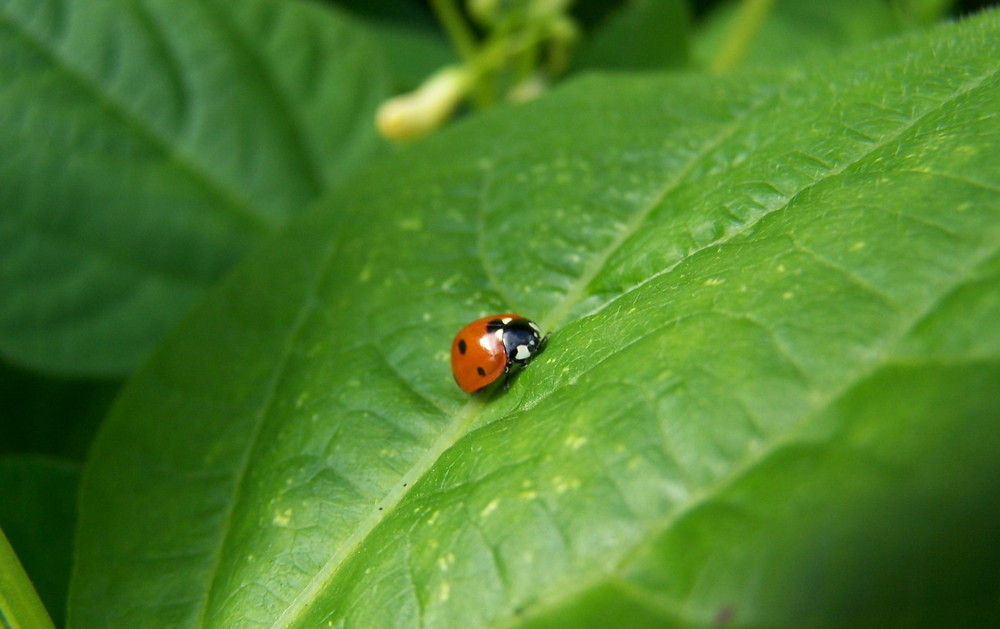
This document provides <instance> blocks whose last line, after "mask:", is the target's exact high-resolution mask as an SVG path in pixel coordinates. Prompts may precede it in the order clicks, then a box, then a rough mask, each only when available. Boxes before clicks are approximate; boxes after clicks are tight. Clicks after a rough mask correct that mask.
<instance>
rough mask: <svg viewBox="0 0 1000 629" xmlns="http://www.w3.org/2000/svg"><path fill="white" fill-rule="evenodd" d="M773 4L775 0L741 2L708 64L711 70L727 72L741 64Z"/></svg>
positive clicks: (747, 0) (744, 0)
mask: <svg viewBox="0 0 1000 629" xmlns="http://www.w3.org/2000/svg"><path fill="white" fill-rule="evenodd" d="M772 6H774V0H743V2H742V3H740V6H739V8H737V10H736V16H735V17H734V18H733V23H732V26H731V27H730V29H729V33H728V34H727V35H726V38H725V39H724V40H723V42H722V45H721V46H720V47H719V50H718V51H717V52H716V53H715V56H714V57H713V58H712V60H711V61H710V62H709V64H708V69H709V70H710V71H711V72H727V71H729V70H732V69H733V68H735V67H736V66H737V65H739V63H740V61H742V60H743V57H745V56H746V54H747V50H749V48H750V44H752V43H753V40H754V38H755V37H756V36H757V33H758V32H759V31H760V27H761V25H763V24H764V20H765V18H767V14H768V13H769V12H770V11H771V7H772Z"/></svg>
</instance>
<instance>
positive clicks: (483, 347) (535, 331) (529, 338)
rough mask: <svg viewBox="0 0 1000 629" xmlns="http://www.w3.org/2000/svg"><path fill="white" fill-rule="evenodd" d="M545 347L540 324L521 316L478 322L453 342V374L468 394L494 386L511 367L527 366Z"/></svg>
mask: <svg viewBox="0 0 1000 629" xmlns="http://www.w3.org/2000/svg"><path fill="white" fill-rule="evenodd" d="M544 348H545V339H544V338H542V330H541V329H540V328H539V327H538V325H537V324H536V323H535V322H534V321H531V320H529V319H525V318H524V317H522V316H521V315H516V314H512V313H508V314H497V315H492V316H489V317H483V318H482V319H476V320H475V321H473V322H472V323H470V324H469V325H467V326H465V327H464V328H462V329H461V330H459V331H458V334H456V335H455V340H453V341H452V342H451V372H452V374H454V376H455V382H457V383H458V386H460V387H462V390H463V391H465V392H466V393H475V392H476V391H479V390H480V389H482V388H483V387H485V386H487V385H489V384H492V383H493V382H495V381H496V380H497V378H499V377H500V376H502V375H504V374H505V373H507V372H508V371H510V369H511V367H513V366H515V365H516V366H518V367H524V366H525V365H527V364H528V363H529V362H531V359H533V358H534V357H535V356H537V355H538V354H540V353H541V351H542V349H544Z"/></svg>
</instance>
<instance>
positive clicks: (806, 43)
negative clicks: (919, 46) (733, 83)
mask: <svg viewBox="0 0 1000 629" xmlns="http://www.w3.org/2000/svg"><path fill="white" fill-rule="evenodd" d="M737 4H738V3H736V2H729V3H726V4H722V5H720V7H719V8H718V9H716V10H715V11H713V12H712V14H711V15H710V16H709V18H708V19H707V20H706V21H705V23H704V24H703V25H702V26H701V28H700V29H699V31H698V34H697V36H696V37H695V38H694V45H693V56H694V57H695V59H696V60H698V61H700V65H703V66H707V65H709V64H710V60H712V59H714V58H715V57H716V56H717V55H718V54H719V52H720V49H722V48H723V47H724V46H725V42H726V40H727V38H729V37H734V36H737V33H738V32H739V30H740V28H741V25H739V24H736V23H735V21H736V20H737V19H738V18H739V17H740V13H739V11H737V10H736V9H737ZM902 30H903V25H902V23H901V21H900V18H899V15H898V14H897V12H895V11H893V10H892V7H891V6H890V5H889V3H888V2H886V1H884V0H840V1H839V2H828V1H827V0H776V2H774V7H773V8H772V9H771V11H770V13H769V14H768V15H767V18H766V20H765V21H764V23H763V24H762V25H761V27H760V31H759V32H758V33H756V36H755V37H753V38H752V39H751V40H750V41H749V42H748V46H747V48H746V49H745V50H743V51H742V53H743V55H742V58H741V60H740V61H741V62H742V65H744V66H747V67H758V68H763V67H773V66H785V65H787V64H789V63H790V62H795V61H800V60H801V59H802V58H803V57H807V56H810V55H819V54H828V53H830V52H833V51H836V50H839V49H842V48H845V47H847V46H850V45H857V44H863V43H868V42H872V41H875V40H878V39H882V38H885V37H888V36H890V35H895V34H898V33H900V32H901V31H902Z"/></svg>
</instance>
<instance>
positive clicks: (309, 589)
mask: <svg viewBox="0 0 1000 629" xmlns="http://www.w3.org/2000/svg"><path fill="white" fill-rule="evenodd" d="M997 72H998V70H995V69H994V70H992V71H988V72H985V73H984V74H983V75H982V76H980V77H979V78H977V79H975V80H969V81H966V82H965V83H963V85H962V86H960V87H959V88H957V89H956V90H955V92H954V93H953V94H951V95H950V96H949V97H948V98H946V99H943V100H941V101H938V102H936V103H934V105H933V106H930V107H928V108H927V110H926V111H925V112H923V113H922V114H921V115H919V116H917V117H915V118H913V119H912V120H910V121H908V122H907V123H906V124H903V125H901V126H900V128H899V129H898V130H897V131H895V132H894V133H891V134H889V135H886V136H884V137H883V138H881V139H880V140H878V141H876V142H873V143H872V144H871V145H869V146H868V147H867V148H866V150H865V151H863V152H862V153H861V154H860V155H859V156H858V157H856V158H854V159H851V160H845V162H844V164H843V165H841V166H840V167H839V168H837V169H835V170H834V171H832V172H830V173H823V174H822V175H821V176H819V177H818V178H817V179H816V180H815V181H813V182H811V183H810V184H808V185H806V186H803V187H802V189H800V190H798V191H797V192H795V193H793V194H790V195H788V196H787V198H786V199H785V201H784V202H783V203H782V204H781V205H779V206H777V207H775V208H774V209H771V210H768V211H766V212H764V213H762V214H761V215H759V216H757V217H755V218H754V219H752V220H750V221H747V222H746V223H745V224H744V225H743V226H742V227H741V228H740V229H738V230H735V231H733V232H729V233H727V234H726V235H725V236H723V237H720V238H717V239H716V240H714V241H712V242H711V243H708V244H706V245H704V246H702V247H699V248H697V249H695V250H693V251H691V252H690V253H689V254H687V255H686V256H685V257H684V258H682V259H680V260H678V261H677V262H675V263H674V264H671V265H669V266H668V267H666V268H664V269H663V270H661V271H659V272H657V273H654V274H652V275H651V276H650V277H649V278H646V279H644V280H643V281H641V282H639V283H637V284H636V285H635V286H633V287H631V288H629V289H626V290H625V291H623V293H622V294H620V295H617V296H615V297H614V298H612V299H609V300H608V301H606V302H605V303H603V304H601V305H599V306H598V307H596V308H595V309H594V310H592V311H591V312H589V313H587V315H584V316H590V315H592V314H595V313H597V312H599V311H600V310H603V309H604V308H606V307H608V306H609V305H611V304H613V303H614V302H616V301H617V300H619V299H622V298H624V297H626V296H627V295H629V294H631V293H632V292H634V291H636V290H640V289H642V287H643V286H645V285H646V284H648V283H649V282H650V281H652V280H653V279H655V278H657V277H660V276H662V275H665V274H666V273H669V272H671V271H673V270H674V269H675V268H677V266H679V265H680V264H682V263H684V262H685V261H688V260H689V259H691V258H692V257H694V256H696V255H698V254H700V253H701V252H703V251H705V250H708V249H711V248H713V247H717V246H719V245H720V244H725V243H726V242H729V241H730V240H732V239H733V238H736V237H739V236H740V235H742V234H744V233H746V232H747V231H749V230H750V229H752V228H753V227H754V226H755V225H757V223H758V222H760V221H761V220H763V219H765V218H767V217H768V216H771V215H772V214H774V213H776V212H779V211H782V210H784V209H786V208H787V207H788V205H789V204H791V203H792V202H793V201H794V200H795V199H797V198H798V197H799V196H800V195H801V194H803V193H804V192H806V191H807V190H809V189H811V188H813V187H815V186H816V185H819V184H820V183H822V182H824V181H826V180H828V179H830V178H833V177H837V176H839V175H841V174H842V173H843V172H844V171H846V170H847V169H848V168H850V167H852V166H854V165H856V164H858V163H860V162H862V161H863V160H864V159H865V158H866V157H868V156H870V155H871V154H873V153H874V152H876V151H878V150H880V149H881V148H883V147H885V146H887V145H889V144H891V143H892V142H894V141H895V140H897V139H898V138H900V137H901V136H902V135H904V134H905V133H907V132H908V131H909V130H910V129H912V128H913V127H915V126H916V125H917V124H919V123H920V122H921V121H922V120H923V119H925V118H926V117H927V116H930V115H932V114H933V113H935V112H937V111H939V110H941V109H943V108H945V107H947V106H948V105H949V104H951V103H952V102H953V101H955V100H956V99H958V98H961V97H962V96H964V95H965V94H967V93H969V92H971V91H973V90H974V89H976V88H977V87H979V86H980V85H981V84H982V83H983V82H985V81H986V80H987V79H988V78H989V77H990V76H995V75H996V74H997ZM769 102H771V97H768V98H762V99H761V100H760V101H758V102H757V103H755V104H754V105H753V106H751V107H749V108H748V109H747V110H746V111H745V112H744V113H743V114H742V115H741V116H740V117H739V118H738V119H737V120H736V121H734V122H733V123H730V124H729V125H727V126H726V127H724V128H723V129H722V130H721V131H720V132H719V133H718V134H716V136H713V138H712V139H710V140H709V141H708V142H707V143H706V145H705V147H704V148H703V149H702V150H700V151H699V152H697V153H695V154H694V155H692V156H691V158H690V160H689V162H688V163H687V164H686V165H685V166H684V168H683V169H682V170H681V172H683V173H684V175H683V176H675V177H673V178H671V179H670V180H669V181H668V182H667V183H666V184H665V185H664V187H663V189H662V190H661V191H660V193H659V194H658V195H656V196H655V197H654V198H653V199H652V200H651V201H650V202H649V203H647V204H646V205H644V206H642V207H640V208H639V210H638V214H637V217H638V218H634V219H632V220H631V221H630V222H629V224H628V225H629V226H630V229H629V230H625V232H624V233H623V234H620V235H619V236H618V237H616V238H615V239H614V240H613V241H612V242H611V243H610V244H609V245H608V247H606V248H605V250H604V251H602V252H601V253H600V254H598V256H597V257H596V258H595V260H599V261H600V262H599V263H598V262H594V263H592V265H590V266H588V271H587V272H585V273H584V274H583V275H581V277H580V278H579V279H578V280H577V282H575V283H574V284H573V285H572V286H571V287H570V289H569V290H568V291H567V293H566V296H565V297H564V299H563V300H562V301H561V302H560V303H559V304H558V305H557V306H555V307H554V308H553V309H552V310H550V312H549V314H548V315H547V316H546V317H544V318H543V319H542V320H543V321H545V322H546V324H547V325H546V326H545V327H546V329H550V328H549V327H548V324H551V323H552V322H558V321H559V320H560V319H561V318H564V317H565V316H566V315H567V314H568V312H569V311H570V310H571V309H572V307H573V306H574V305H576V304H577V303H579V301H580V300H581V299H582V297H583V293H584V291H585V290H586V287H587V286H588V285H589V283H590V282H591V281H592V280H593V279H594V277H596V276H597V274H599V273H600V271H601V270H602V269H603V265H604V264H606V263H607V261H608V260H609V259H610V258H611V257H612V255H613V254H614V253H615V251H617V250H618V249H619V248H620V247H621V246H622V245H623V244H624V243H625V242H626V241H627V240H628V238H630V237H631V236H632V235H634V234H635V233H636V232H637V231H638V230H639V229H640V228H641V227H642V225H643V221H644V219H646V218H648V217H649V215H650V213H651V212H652V211H653V209H655V207H657V206H658V205H659V204H660V203H661V202H662V200H663V198H664V197H666V195H667V194H669V193H670V192H671V191H672V190H673V189H676V188H677V187H678V186H679V185H681V184H682V183H683V182H684V177H685V176H687V175H689V174H690V173H691V172H693V170H694V167H695V166H696V165H697V163H698V161H699V160H700V159H703V158H704V156H706V155H707V154H708V153H709V152H710V151H711V149H712V147H713V146H715V145H716V144H717V143H719V142H721V141H723V140H724V139H725V137H729V136H731V135H732V134H734V133H735V132H736V130H737V129H738V128H739V125H740V124H742V123H743V122H744V121H745V120H747V119H748V118H749V117H750V116H751V115H752V114H754V113H755V112H757V111H759V110H760V109H761V108H763V107H764V106H765V105H766V104H767V103H769ZM572 300H575V301H572ZM581 318H583V317H581ZM604 360H607V357H605V358H604V359H602V360H600V361H595V362H594V363H593V364H591V365H590V366H589V367H588V368H587V369H586V370H585V372H586V371H589V370H591V369H593V368H595V367H596V366H597V365H599V364H600V363H601V362H603V361H604ZM865 368H866V369H867V368H869V367H868V366H866V367H865ZM585 372H584V373H585ZM863 373H864V372H863V371H859V372H858V374H857V375H858V376H859V377H860V376H861V375H863ZM851 382H852V380H851V378H845V385H844V386H845V387H847V386H853V385H852V384H851ZM551 393H552V392H551V391H550V392H548V393H547V394H545V395H542V396H540V397H538V398H537V399H535V400H533V403H532V404H530V405H529V406H526V407H521V408H518V409H516V410H517V411H526V410H528V409H530V408H532V407H534V406H536V405H537V404H538V403H539V402H540V401H542V400H544V399H546V398H547V397H548V395H550V394H551ZM832 394H833V393H831V395H832ZM485 402H486V401H485V400H481V399H479V398H472V399H470V401H469V402H467V403H466V404H465V405H464V406H463V407H461V408H460V409H459V410H458V411H457V412H456V413H455V415H454V416H453V418H452V422H451V425H452V428H451V429H450V430H448V431H446V432H445V433H443V434H442V435H441V436H439V437H438V438H437V439H435V441H434V443H433V444H431V447H430V448H428V450H427V452H426V453H425V454H424V455H423V456H422V457H420V458H419V459H418V460H417V461H416V462H415V463H414V464H413V465H412V466H411V467H410V469H409V471H408V472H407V473H406V474H405V475H404V476H403V477H401V479H400V482H399V483H396V484H395V485H394V487H393V489H392V490H390V491H389V493H387V494H386V495H385V498H384V500H382V501H380V503H379V504H380V505H381V506H382V510H381V511H374V510H373V512H372V513H371V515H369V516H368V517H366V518H365V519H363V520H362V521H360V522H359V523H358V526H357V527H356V528H355V531H354V532H353V533H352V534H351V535H350V536H349V537H348V538H347V539H345V540H344V542H343V543H342V544H340V545H339V546H338V548H337V550H336V552H335V553H334V554H333V555H332V556H331V557H330V559H328V560H327V562H326V563H324V565H323V567H322V568H321V569H320V570H319V571H318V572H317V573H316V575H315V576H314V577H313V578H312V579H310V580H309V582H308V584H307V585H306V586H305V587H304V588H303V589H302V591H301V592H300V593H299V595H298V596H296V597H295V598H294V599H293V600H292V601H291V603H289V605H288V606H287V607H286V608H285V610H284V611H283V612H282V613H281V614H280V615H279V616H278V617H277V618H276V619H275V621H274V622H273V623H272V624H271V627H272V629H277V628H287V627H290V626H291V625H292V624H294V622H295V621H296V620H297V619H298V617H299V615H300V614H301V613H302V612H303V610H305V609H306V608H307V607H308V605H309V602H310V601H312V600H314V599H315V598H316V596H317V594H318V593H320V592H322V591H323V589H324V588H325V586H326V585H327V584H328V583H330V582H331V581H332V580H333V579H334V578H335V577H336V575H337V572H338V570H339V569H340V568H341V567H342V566H343V565H345V563H346V560H347V559H348V558H349V557H350V556H351V555H353V554H354V552H355V551H356V550H357V548H358V547H359V546H361V544H362V543H363V542H364V541H365V540H366V539H367V538H368V536H369V534H370V533H371V532H372V531H373V530H374V529H375V527H376V526H378V525H379V524H380V523H381V522H382V521H383V520H384V519H385V518H386V517H387V516H388V515H389V514H391V513H393V512H394V509H395V507H396V506H397V505H398V504H399V503H400V502H401V501H402V499H403V498H404V497H405V496H406V495H407V494H408V493H409V491H411V490H412V488H413V486H414V485H415V483H416V481H418V480H419V479H420V478H421V477H422V476H423V475H424V474H425V473H426V472H427V471H428V470H429V469H431V467H432V466H433V464H434V463H435V462H436V461H437V460H438V459H439V458H440V456H441V455H442V454H444V452H446V451H447V450H448V449H449V448H451V447H452V446H453V445H454V444H455V443H457V442H458V441H459V440H460V439H462V438H464V437H466V436H468V434H471V432H473V431H470V430H468V429H469V428H470V427H472V426H474V425H475V420H476V417H477V413H478V412H479V411H481V410H482V409H483V408H485V406H486V404H485ZM511 412H513V411H511ZM801 424H802V422H797V423H796V424H795V426H800V425H801ZM477 429H478V428H477ZM774 443H781V440H776V441H775V442H774ZM734 469H737V468H734ZM727 478H728V477H727ZM706 494H707V492H706V493H705V494H702V495H706ZM680 511H681V510H678V511H675V512H672V515H674V514H676V513H678V512H680ZM665 526H666V525H665Z"/></svg>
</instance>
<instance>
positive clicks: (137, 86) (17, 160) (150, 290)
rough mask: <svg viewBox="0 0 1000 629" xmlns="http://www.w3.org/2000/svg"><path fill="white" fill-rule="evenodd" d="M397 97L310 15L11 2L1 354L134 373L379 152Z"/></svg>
mask: <svg viewBox="0 0 1000 629" xmlns="http://www.w3.org/2000/svg"><path fill="white" fill-rule="evenodd" d="M385 84H386V80H385V78H384V72H383V70H382V66H381V64H380V57H379V55H378V52H377V50H376V49H375V48H374V47H373V46H372V45H371V44H370V42H369V40H368V38H367V36H366V35H365V32H364V29H363V28H362V27H360V26H358V25H357V24H355V23H354V22H352V21H351V20H349V19H347V18H345V17H343V16H341V15H340V14H338V13H334V12H333V11H332V9H329V8H323V7H320V6H318V5H316V4H313V3H305V2H298V1H290V2H289V1H279V0H246V1H241V2H227V1H223V0H143V1H140V0H2V1H0V146H2V147H3V150H2V151H0V269H2V271H0V293H2V294H3V299H2V300H0V352H3V354H4V355H5V356H7V357H8V358H9V359H11V360H14V361H17V362H19V363H21V364H27V365H31V366H34V367H37V368H42V369H46V370H49V371H54V372H59V373H80V374H120V373H125V372H127V371H128V370H129V369H130V368H131V367H132V366H133V365H135V363H136V362H137V361H138V360H140V359H141V358H142V357H143V356H144V355H145V354H146V353H147V352H148V351H149V349H150V348H151V346H152V345H153V343H155V342H156V340H157V339H158V338H159V337H160V336H161V335H162V333H163V331H164V330H165V329H166V328H167V327H168V326H169V325H171V324H172V323H173V322H174V321H175V320H176V319H177V318H178V316H179V315H181V314H182V313H184V312H185V311H187V310H188V308H189V307H190V306H191V304H192V303H193V301H194V300H195V299H196V298H197V297H198V296H199V295H200V294H201V292H202V291H203V290H204V288H205V287H206V286H207V285H209V284H211V283H213V281H214V280H215V279H216V278H218V277H219V276H220V275H221V274H222V273H223V271H225V270H226V269H227V268H228V267H229V266H230V265H231V264H232V263H233V262H234V261H235V260H236V259H238V258H239V257H240V255H241V254H242V253H243V252H244V251H246V250H247V248H248V247H249V246H250V245H252V244H253V243H254V242H256V240H257V239H258V238H259V237H260V236H261V235H262V234H268V233H271V232H273V231H275V230H276V229H277V228H278V227H279V226H281V225H283V224H284V223H285V222H286V220H287V219H288V218H289V217H290V216H292V215H294V214H296V213H297V212H298V211H299V210H301V209H303V208H304V207H305V206H306V205H307V204H309V202H310V201H311V200H313V199H314V198H316V197H317V196H318V195H320V194H322V193H324V192H325V191H327V190H329V189H331V188H332V187H334V186H336V185H337V184H339V183H341V182H342V181H343V180H344V179H345V178H346V176H347V175H348V174H350V173H351V172H352V171H353V170H354V169H355V168H356V167H357V165H358V163H359V162H360V161H362V159H363V158H364V157H365V156H366V155H368V154H369V153H371V152H372V150H373V149H374V148H375V146H376V144H375V138H374V134H373V131H372V125H371V123H370V121H371V118H372V115H373V113H372V112H373V111H374V107H375V105H376V103H377V102H378V101H379V100H380V99H381V98H382V97H383V96H384V93H385V89H386V87H385Z"/></svg>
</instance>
